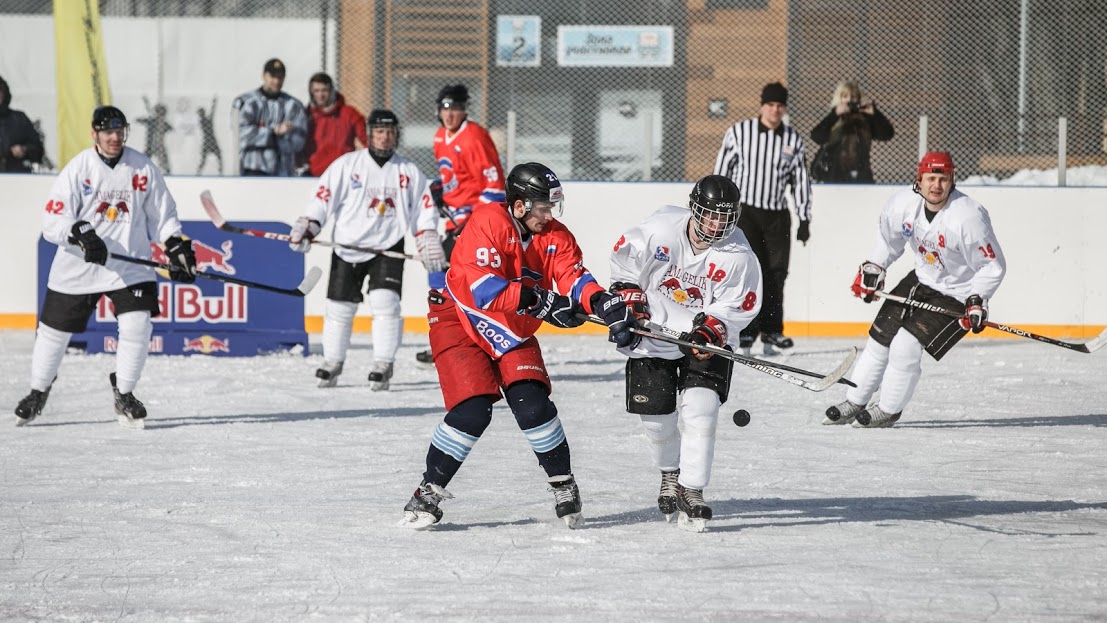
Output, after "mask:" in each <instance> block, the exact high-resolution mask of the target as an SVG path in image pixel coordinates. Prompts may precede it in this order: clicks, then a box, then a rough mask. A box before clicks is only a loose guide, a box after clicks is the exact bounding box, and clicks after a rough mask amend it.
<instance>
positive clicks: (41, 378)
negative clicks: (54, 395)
mask: <svg viewBox="0 0 1107 623" xmlns="http://www.w3.org/2000/svg"><path fill="white" fill-rule="evenodd" d="M72 336H73V334H72V333H69V332H68V331H59V330H57V329H55V328H53V327H48V326H46V325H44V324H42V323H41V322H40V323H38V332H37V333H36V335H35V346H34V350H33V351H32V354H31V389H37V390H38V391H40V392H44V391H46V388H47V387H50V384H51V383H53V382H54V378H55V377H57V376H58V368H60V367H61V362H62V357H64V356H65V349H66V347H67V346H69V338H70V337H72Z"/></svg>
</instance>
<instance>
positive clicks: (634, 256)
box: [611, 175, 762, 532]
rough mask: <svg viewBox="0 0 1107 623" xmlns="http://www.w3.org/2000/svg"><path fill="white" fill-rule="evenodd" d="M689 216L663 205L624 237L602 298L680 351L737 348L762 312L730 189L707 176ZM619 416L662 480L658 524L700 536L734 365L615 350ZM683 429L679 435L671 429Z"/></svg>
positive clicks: (649, 346)
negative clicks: (608, 296)
mask: <svg viewBox="0 0 1107 623" xmlns="http://www.w3.org/2000/svg"><path fill="white" fill-rule="evenodd" d="M688 207H689V208H691V212H689V210H687V209H685V208H682V207H677V206H666V207H663V208H661V209H660V210H658V211H657V212H655V213H654V214H653V215H651V216H650V217H649V218H647V219H646V220H645V221H643V222H642V223H641V224H640V225H638V226H637V227H635V228H633V229H631V230H630V231H628V232H626V233H625V234H623V236H622V237H621V238H619V241H618V242H617V243H615V249H614V251H613V253H612V256H611V279H612V282H613V283H612V285H611V290H612V292H615V293H616V294H618V295H619V296H620V297H622V299H623V300H624V301H625V302H626V304H627V305H628V306H630V307H631V308H632V309H633V310H634V312H635V315H636V316H637V317H638V319H639V322H640V323H642V324H644V325H646V326H649V323H651V322H652V323H654V324H656V325H661V326H663V327H665V328H668V329H672V330H676V331H681V332H682V333H683V335H682V337H683V338H684V339H685V340H686V341H689V342H693V343H699V344H710V345H713V346H719V347H730V348H731V349H732V350H733V347H735V346H737V345H738V333H739V331H741V330H742V329H744V328H745V327H746V325H748V324H749V323H750V322H751V321H752V320H753V319H754V318H755V317H757V314H758V312H759V311H760V309H761V294H762V292H761V266H760V264H759V263H758V261H757V257H756V256H755V255H754V254H753V251H752V250H751V249H750V246H749V242H748V241H747V240H746V236H745V234H743V233H742V230H740V229H738V227H737V224H738V217H739V215H740V214H741V210H742V207H741V204H740V203H739V193H738V188H737V187H736V186H735V185H734V182H732V181H731V180H730V179H728V178H726V177H723V176H721V175H709V176H707V177H705V178H703V179H701V180H700V181H698V182H696V185H695V187H693V189H692V193H691V195H690V197H689V202H688ZM620 350H621V351H622V352H623V353H624V354H626V355H628V356H629V357H630V360H629V361H627V366H626V408H627V411H629V412H630V413H635V414H637V415H638V416H639V417H640V418H641V419H642V424H643V425H644V426H645V431H646V438H647V439H648V440H649V443H650V451H651V454H652V457H653V463H654V466H655V467H657V468H658V469H659V470H660V471H661V494H660V496H659V497H658V500H657V504H658V508H659V509H660V510H661V512H662V513H664V514H665V516H666V519H668V518H669V517H671V516H672V514H673V513H675V512H677V511H679V512H680V515H679V517H678V525H679V526H680V527H681V528H684V529H687V530H691V531H694V532H703V531H704V530H705V529H706V525H707V520H709V519H711V508H710V507H709V506H707V505H706V504H705V503H704V500H703V489H704V488H705V487H706V486H707V484H708V482H709V481H710V480H711V462H712V459H713V456H714V452H715V426H716V422H717V421H718V417H719V407H720V406H721V404H722V403H723V402H725V401H726V399H727V394H728V393H729V392H730V378H731V372H732V366H733V363H732V362H731V361H730V360H729V359H726V358H724V357H713V356H712V355H711V354H710V353H707V352H701V351H698V350H695V349H691V348H683V349H682V348H678V347H677V346H674V345H672V344H669V343H666V342H661V341H655V340H650V339H643V340H641V341H640V342H638V343H636V344H632V345H631V346H630V347H627V348H622V349H620ZM678 411H679V419H680V420H682V421H683V423H684V426H683V431H682V430H681V429H680V428H679V427H678V424H677V420H678Z"/></svg>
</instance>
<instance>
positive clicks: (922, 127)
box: [919, 115, 929, 160]
mask: <svg viewBox="0 0 1107 623" xmlns="http://www.w3.org/2000/svg"><path fill="white" fill-rule="evenodd" d="M928 125H929V120H928V119H927V117H926V115H919V160H922V158H923V156H925V155H926V132H927V126H928Z"/></svg>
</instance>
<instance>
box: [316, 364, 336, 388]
mask: <svg viewBox="0 0 1107 623" xmlns="http://www.w3.org/2000/svg"><path fill="white" fill-rule="evenodd" d="M341 374H342V362H341V361H339V362H338V363H331V362H329V361H324V362H323V367H321V368H319V369H318V370H316V371H315V378H317V379H319V387H334V386H335V385H338V377H339V375H341Z"/></svg>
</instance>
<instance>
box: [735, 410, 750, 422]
mask: <svg viewBox="0 0 1107 623" xmlns="http://www.w3.org/2000/svg"><path fill="white" fill-rule="evenodd" d="M749 423H750V412H749V411H746V410H745V409H738V410H737V411H735V412H734V425H735V426H745V425H746V424H749Z"/></svg>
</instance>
